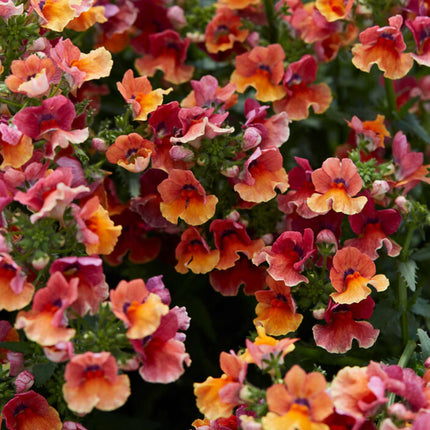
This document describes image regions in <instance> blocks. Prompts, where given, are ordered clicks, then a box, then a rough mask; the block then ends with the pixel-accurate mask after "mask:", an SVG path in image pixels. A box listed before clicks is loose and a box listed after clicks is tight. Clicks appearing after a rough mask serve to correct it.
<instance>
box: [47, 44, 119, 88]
mask: <svg viewBox="0 0 430 430" xmlns="http://www.w3.org/2000/svg"><path fill="white" fill-rule="evenodd" d="M50 56H51V58H52V59H53V60H54V61H55V63H56V64H57V66H58V67H59V68H60V69H61V70H63V71H64V72H65V74H66V75H65V77H66V80H67V82H68V83H69V85H70V86H71V88H72V90H74V89H76V88H79V87H80V86H81V85H82V84H83V83H84V82H87V81H93V80H94V79H100V78H104V77H106V76H109V74H110V71H111V69H112V66H113V61H112V55H111V53H110V52H109V51H108V50H107V49H106V48H103V47H100V48H97V49H94V50H92V51H90V52H89V53H88V54H84V53H83V52H81V51H80V49H79V48H78V47H77V46H75V45H73V43H72V42H71V40H70V39H66V40H63V38H60V40H59V41H58V42H57V44H56V45H55V47H54V48H52V49H51V51H50Z"/></svg>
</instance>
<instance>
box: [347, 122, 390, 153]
mask: <svg viewBox="0 0 430 430" xmlns="http://www.w3.org/2000/svg"><path fill="white" fill-rule="evenodd" d="M384 121H385V116H384V115H377V116H376V119H374V120H373V121H364V122H361V121H360V119H359V118H357V117H356V116H353V117H352V118H351V122H349V121H347V123H348V125H349V126H350V127H351V128H352V129H353V130H354V131H355V134H356V139H357V143H359V142H360V141H364V143H365V144H366V149H367V150H368V151H369V152H372V151H375V150H376V149H377V148H385V145H384V139H385V138H386V137H390V136H391V135H390V132H389V131H388V130H387V128H386V127H385V125H384Z"/></svg>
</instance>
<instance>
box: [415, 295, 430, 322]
mask: <svg viewBox="0 0 430 430" xmlns="http://www.w3.org/2000/svg"><path fill="white" fill-rule="evenodd" d="M411 311H412V312H413V313H414V314H415V315H419V316H421V317H424V318H429V317H430V303H429V301H428V300H426V299H423V298H422V297H418V298H417V300H416V302H415V303H414V305H413V306H412V308H411Z"/></svg>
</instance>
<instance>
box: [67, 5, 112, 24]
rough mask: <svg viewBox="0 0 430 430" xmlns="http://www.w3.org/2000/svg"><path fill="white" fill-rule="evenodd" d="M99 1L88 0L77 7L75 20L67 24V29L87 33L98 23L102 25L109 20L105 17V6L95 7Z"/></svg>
mask: <svg viewBox="0 0 430 430" xmlns="http://www.w3.org/2000/svg"><path fill="white" fill-rule="evenodd" d="M96 2H97V0H89V1H88V0H87V1H85V2H82V3H80V4H79V6H77V5H76V6H75V5H74V7H75V9H76V13H75V18H74V19H73V20H72V21H70V22H69V23H68V24H67V28H71V29H72V30H75V31H85V30H88V29H89V28H90V27H92V26H93V25H94V24H95V23H96V22H98V23H99V24H102V23H104V22H106V21H107V20H108V19H107V17H106V16H105V14H106V8H105V7H104V6H94V4H95V3H96Z"/></svg>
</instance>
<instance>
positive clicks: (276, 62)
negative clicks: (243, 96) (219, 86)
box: [230, 43, 285, 102]
mask: <svg viewBox="0 0 430 430" xmlns="http://www.w3.org/2000/svg"><path fill="white" fill-rule="evenodd" d="M284 58H285V52H284V50H283V49H282V46H281V45H279V44H277V43H276V44H273V45H269V46H267V47H263V46H257V47H255V48H254V49H252V51H250V52H245V53H244V54H241V55H238V56H237V57H236V69H235V71H234V72H233V74H232V75H231V78H230V82H231V83H233V84H236V88H237V91H238V92H239V93H243V92H245V90H246V89H247V88H248V87H249V86H251V87H253V88H255V90H256V91H257V92H256V94H255V98H256V99H257V100H259V101H262V102H272V101H274V100H279V99H281V98H282V97H283V96H284V95H285V90H284V88H283V87H282V85H279V83H280V82H281V80H282V76H283V75H284V64H283V61H284Z"/></svg>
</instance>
